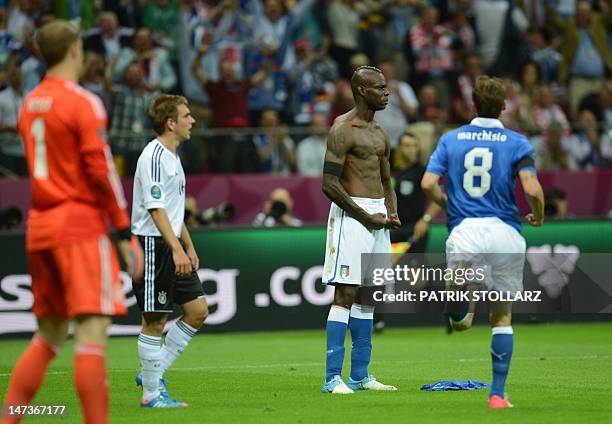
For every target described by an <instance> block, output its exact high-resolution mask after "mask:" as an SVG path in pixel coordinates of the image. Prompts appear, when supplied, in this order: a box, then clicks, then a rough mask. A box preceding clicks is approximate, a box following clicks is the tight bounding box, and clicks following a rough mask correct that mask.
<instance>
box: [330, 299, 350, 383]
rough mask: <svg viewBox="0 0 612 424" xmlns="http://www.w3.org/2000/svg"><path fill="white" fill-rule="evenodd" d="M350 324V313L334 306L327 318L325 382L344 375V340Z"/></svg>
mask: <svg viewBox="0 0 612 424" xmlns="http://www.w3.org/2000/svg"><path fill="white" fill-rule="evenodd" d="M348 322H349V311H348V309H346V308H343V307H342V306H338V305H332V306H331V308H330V310H329V315H328V316H327V360H326V368H327V372H326V375H325V381H326V382H327V381H330V380H331V379H332V378H334V376H336V375H342V363H343V362H344V338H345V337H346V328H347V327H348Z"/></svg>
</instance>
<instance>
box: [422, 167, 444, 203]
mask: <svg viewBox="0 0 612 424" xmlns="http://www.w3.org/2000/svg"><path fill="white" fill-rule="evenodd" d="M421 188H422V189H423V192H425V195H426V196H427V197H429V198H430V199H431V201H432V202H434V203H435V204H437V205H438V206H440V208H441V209H443V210H446V207H447V206H448V198H447V197H446V194H445V193H444V192H442V189H441V188H440V176H439V175H438V174H434V173H433V172H425V175H423V179H422V180H421Z"/></svg>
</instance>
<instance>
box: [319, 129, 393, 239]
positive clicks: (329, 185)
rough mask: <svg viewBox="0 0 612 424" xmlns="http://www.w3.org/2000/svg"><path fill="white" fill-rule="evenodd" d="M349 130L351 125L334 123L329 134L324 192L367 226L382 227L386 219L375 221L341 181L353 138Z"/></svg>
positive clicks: (324, 170) (324, 167)
mask: <svg viewBox="0 0 612 424" xmlns="http://www.w3.org/2000/svg"><path fill="white" fill-rule="evenodd" d="M347 131H350V127H348V128H346V127H344V126H342V125H334V126H333V127H332V129H331V130H330V132H329V135H328V136H327V150H326V152H325V164H324V166H323V193H325V195H326V196H327V197H328V198H329V199H330V200H331V201H332V202H334V203H335V204H336V205H338V206H340V207H341V208H342V209H343V210H344V211H346V212H347V213H348V214H349V215H350V216H352V217H353V218H355V219H356V220H357V221H359V222H361V223H362V224H363V225H365V226H366V227H370V228H375V229H380V228H382V227H383V226H384V224H385V220H382V222H380V223H373V222H372V217H371V216H370V214H368V213H367V212H366V211H365V210H363V209H361V208H360V207H359V205H357V204H356V203H355V202H354V201H353V199H351V196H350V195H349V194H348V193H347V192H346V189H345V188H344V186H343V185H342V184H341V183H340V177H341V176H342V173H343V171H344V162H345V161H346V155H347V153H348V152H349V150H350V149H351V145H352V139H351V137H350V136H349V135H348V134H347Z"/></svg>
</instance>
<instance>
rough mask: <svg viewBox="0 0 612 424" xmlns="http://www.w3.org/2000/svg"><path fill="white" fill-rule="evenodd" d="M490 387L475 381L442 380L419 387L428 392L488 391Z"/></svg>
mask: <svg viewBox="0 0 612 424" xmlns="http://www.w3.org/2000/svg"><path fill="white" fill-rule="evenodd" d="M489 387H491V386H490V385H489V384H487V383H483V382H482V381H476V380H465V381H450V380H442V381H438V382H436V383H432V384H426V385H424V386H422V387H421V390H427V391H430V392H440V391H445V390H478V389H488V388H489Z"/></svg>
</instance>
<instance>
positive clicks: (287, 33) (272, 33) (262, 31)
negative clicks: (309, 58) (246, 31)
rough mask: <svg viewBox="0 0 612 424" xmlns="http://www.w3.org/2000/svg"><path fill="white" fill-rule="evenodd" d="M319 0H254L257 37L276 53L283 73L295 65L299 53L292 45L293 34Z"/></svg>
mask: <svg viewBox="0 0 612 424" xmlns="http://www.w3.org/2000/svg"><path fill="white" fill-rule="evenodd" d="M315 1H316V0H301V1H299V2H297V1H285V2H283V1H281V0H264V1H263V8H262V7H261V3H260V0H253V1H252V3H251V4H252V5H253V10H252V12H253V32H254V34H253V36H254V39H255V43H257V44H258V45H259V46H260V48H261V47H263V50H273V51H274V54H275V55H277V57H276V59H275V60H276V62H278V64H279V65H280V66H281V67H282V69H283V70H287V69H289V68H290V67H291V66H293V64H294V63H295V52H294V48H293V44H292V43H291V42H290V39H291V35H292V34H293V31H294V30H295V29H296V28H297V27H298V26H299V25H300V23H301V22H302V20H303V19H304V17H305V16H306V14H307V13H308V12H309V11H310V9H311V8H312V6H313V5H314V3H315Z"/></svg>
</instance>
